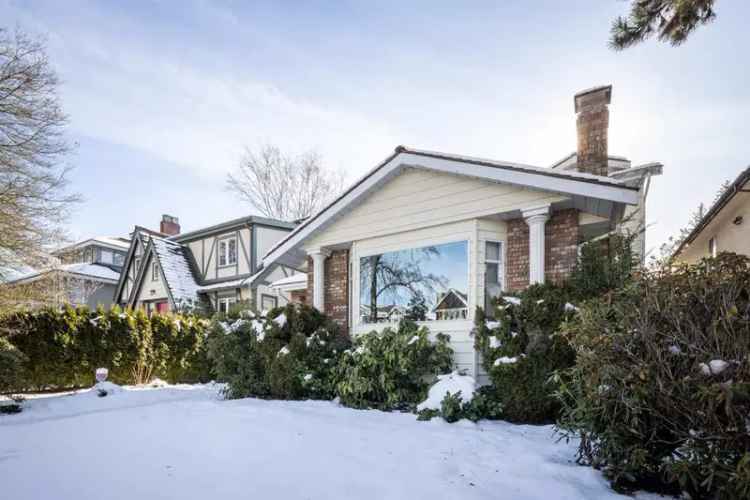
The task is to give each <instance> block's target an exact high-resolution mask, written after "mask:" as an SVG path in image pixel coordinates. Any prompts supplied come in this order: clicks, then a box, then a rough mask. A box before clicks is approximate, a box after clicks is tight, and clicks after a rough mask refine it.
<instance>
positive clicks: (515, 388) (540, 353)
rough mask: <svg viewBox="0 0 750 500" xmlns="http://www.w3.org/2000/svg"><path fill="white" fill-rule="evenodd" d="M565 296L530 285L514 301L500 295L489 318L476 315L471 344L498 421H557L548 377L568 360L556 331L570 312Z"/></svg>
mask: <svg viewBox="0 0 750 500" xmlns="http://www.w3.org/2000/svg"><path fill="white" fill-rule="evenodd" d="M570 295H571V294H570V292H569V290H567V289H566V288H564V287H559V286H556V285H553V284H546V285H534V286H532V287H529V288H528V289H526V290H525V291H523V292H522V293H521V294H520V296H519V297H510V296H505V297H501V298H500V299H499V300H498V301H497V304H496V305H495V308H494V314H493V316H494V318H493V319H492V320H488V319H486V318H485V314H484V312H483V311H482V310H481V309H479V310H478V311H477V314H476V326H475V329H474V334H475V337H474V345H475V348H476V349H477V351H478V352H479V353H480V355H481V357H482V364H483V367H484V369H485V371H487V373H488V374H489V376H490V381H491V385H490V386H489V387H488V388H487V389H485V390H484V391H483V394H484V395H485V396H486V397H487V398H488V399H489V400H490V401H494V402H495V403H497V407H501V408H502V418H503V419H506V420H509V421H512V422H521V423H543V422H551V421H554V420H555V418H557V414H558V411H559V403H558V402H557V401H556V400H555V398H554V396H553V395H554V392H555V390H556V389H557V387H556V385H555V384H554V383H553V382H551V381H550V378H551V377H552V375H553V373H554V372H555V371H556V370H560V369H565V368H569V367H570V366H572V364H573V360H574V354H573V351H572V350H571V349H570V347H569V346H568V342H567V340H566V339H565V338H563V337H562V336H561V335H559V334H558V333H557V331H558V330H559V328H560V325H561V324H562V323H563V322H564V321H565V320H567V319H569V318H571V317H572V316H573V315H574V314H576V312H575V311H574V310H573V309H571V308H569V307H566V304H567V303H568V300H569V299H570ZM494 409H495V407H493V412H492V413H493V414H494V415H496V414H497V412H495V411H494ZM487 418H489V416H488V417H487Z"/></svg>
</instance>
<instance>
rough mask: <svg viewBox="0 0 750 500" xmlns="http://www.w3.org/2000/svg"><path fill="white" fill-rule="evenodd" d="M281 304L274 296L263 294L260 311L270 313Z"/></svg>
mask: <svg viewBox="0 0 750 500" xmlns="http://www.w3.org/2000/svg"><path fill="white" fill-rule="evenodd" d="M278 304H279V301H278V299H277V298H276V297H274V296H273V295H266V294H262V295H261V296H260V309H261V310H262V311H270V310H271V309H275V308H276V307H277V306H278Z"/></svg>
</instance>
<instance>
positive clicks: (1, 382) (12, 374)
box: [0, 337, 28, 394]
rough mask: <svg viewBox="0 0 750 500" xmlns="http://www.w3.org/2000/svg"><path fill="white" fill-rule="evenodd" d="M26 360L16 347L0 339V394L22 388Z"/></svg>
mask: <svg viewBox="0 0 750 500" xmlns="http://www.w3.org/2000/svg"><path fill="white" fill-rule="evenodd" d="M27 359H28V358H26V356H25V355H24V354H23V353H22V352H21V351H19V350H18V349H17V348H16V346H14V345H13V344H11V343H10V342H9V341H8V340H7V339H4V338H2V337H0V394H4V393H10V392H13V391H14V390H15V389H17V388H19V387H23V385H24V383H23V378H24V363H25V362H26V361H27Z"/></svg>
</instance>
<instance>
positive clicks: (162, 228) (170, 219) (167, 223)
mask: <svg viewBox="0 0 750 500" xmlns="http://www.w3.org/2000/svg"><path fill="white" fill-rule="evenodd" d="M159 232H160V233H162V234H168V235H170V236H174V235H176V234H180V220H179V219H178V218H177V217H174V216H173V215H167V214H164V215H162V216H161V223H160V224H159Z"/></svg>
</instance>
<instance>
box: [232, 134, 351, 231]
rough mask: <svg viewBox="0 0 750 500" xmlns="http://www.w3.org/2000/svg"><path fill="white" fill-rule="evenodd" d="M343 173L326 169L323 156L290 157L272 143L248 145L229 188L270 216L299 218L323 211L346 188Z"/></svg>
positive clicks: (313, 154) (309, 153) (314, 154)
mask: <svg viewBox="0 0 750 500" xmlns="http://www.w3.org/2000/svg"><path fill="white" fill-rule="evenodd" d="M343 183H344V176H343V174H342V173H341V172H332V171H328V170H325V169H324V168H323V167H322V166H321V161H320V156H319V155H318V154H317V153H315V152H307V153H304V154H302V155H299V156H288V155H286V154H284V153H282V151H281V150H280V149H279V148H278V147H276V146H273V145H271V144H266V145H263V146H261V147H260V148H258V149H257V150H252V149H250V148H246V150H245V155H244V157H243V158H242V160H241V162H240V164H239V167H238V169H237V171H236V172H234V173H230V174H229V175H228V176H227V189H228V190H230V191H233V192H234V193H236V194H237V195H238V196H239V198H240V199H242V200H244V201H246V202H248V203H249V204H250V205H252V206H253V208H255V209H256V210H258V211H259V212H260V213H261V214H263V215H265V216H266V217H271V218H274V219H281V220H298V219H303V218H305V217H309V216H310V215H312V214H314V213H315V212H317V211H319V210H320V209H321V208H323V207H324V206H325V204H326V203H328V202H329V201H330V200H332V199H333V198H334V197H335V196H336V195H338V194H339V193H340V192H341V190H342V189H343Z"/></svg>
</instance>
